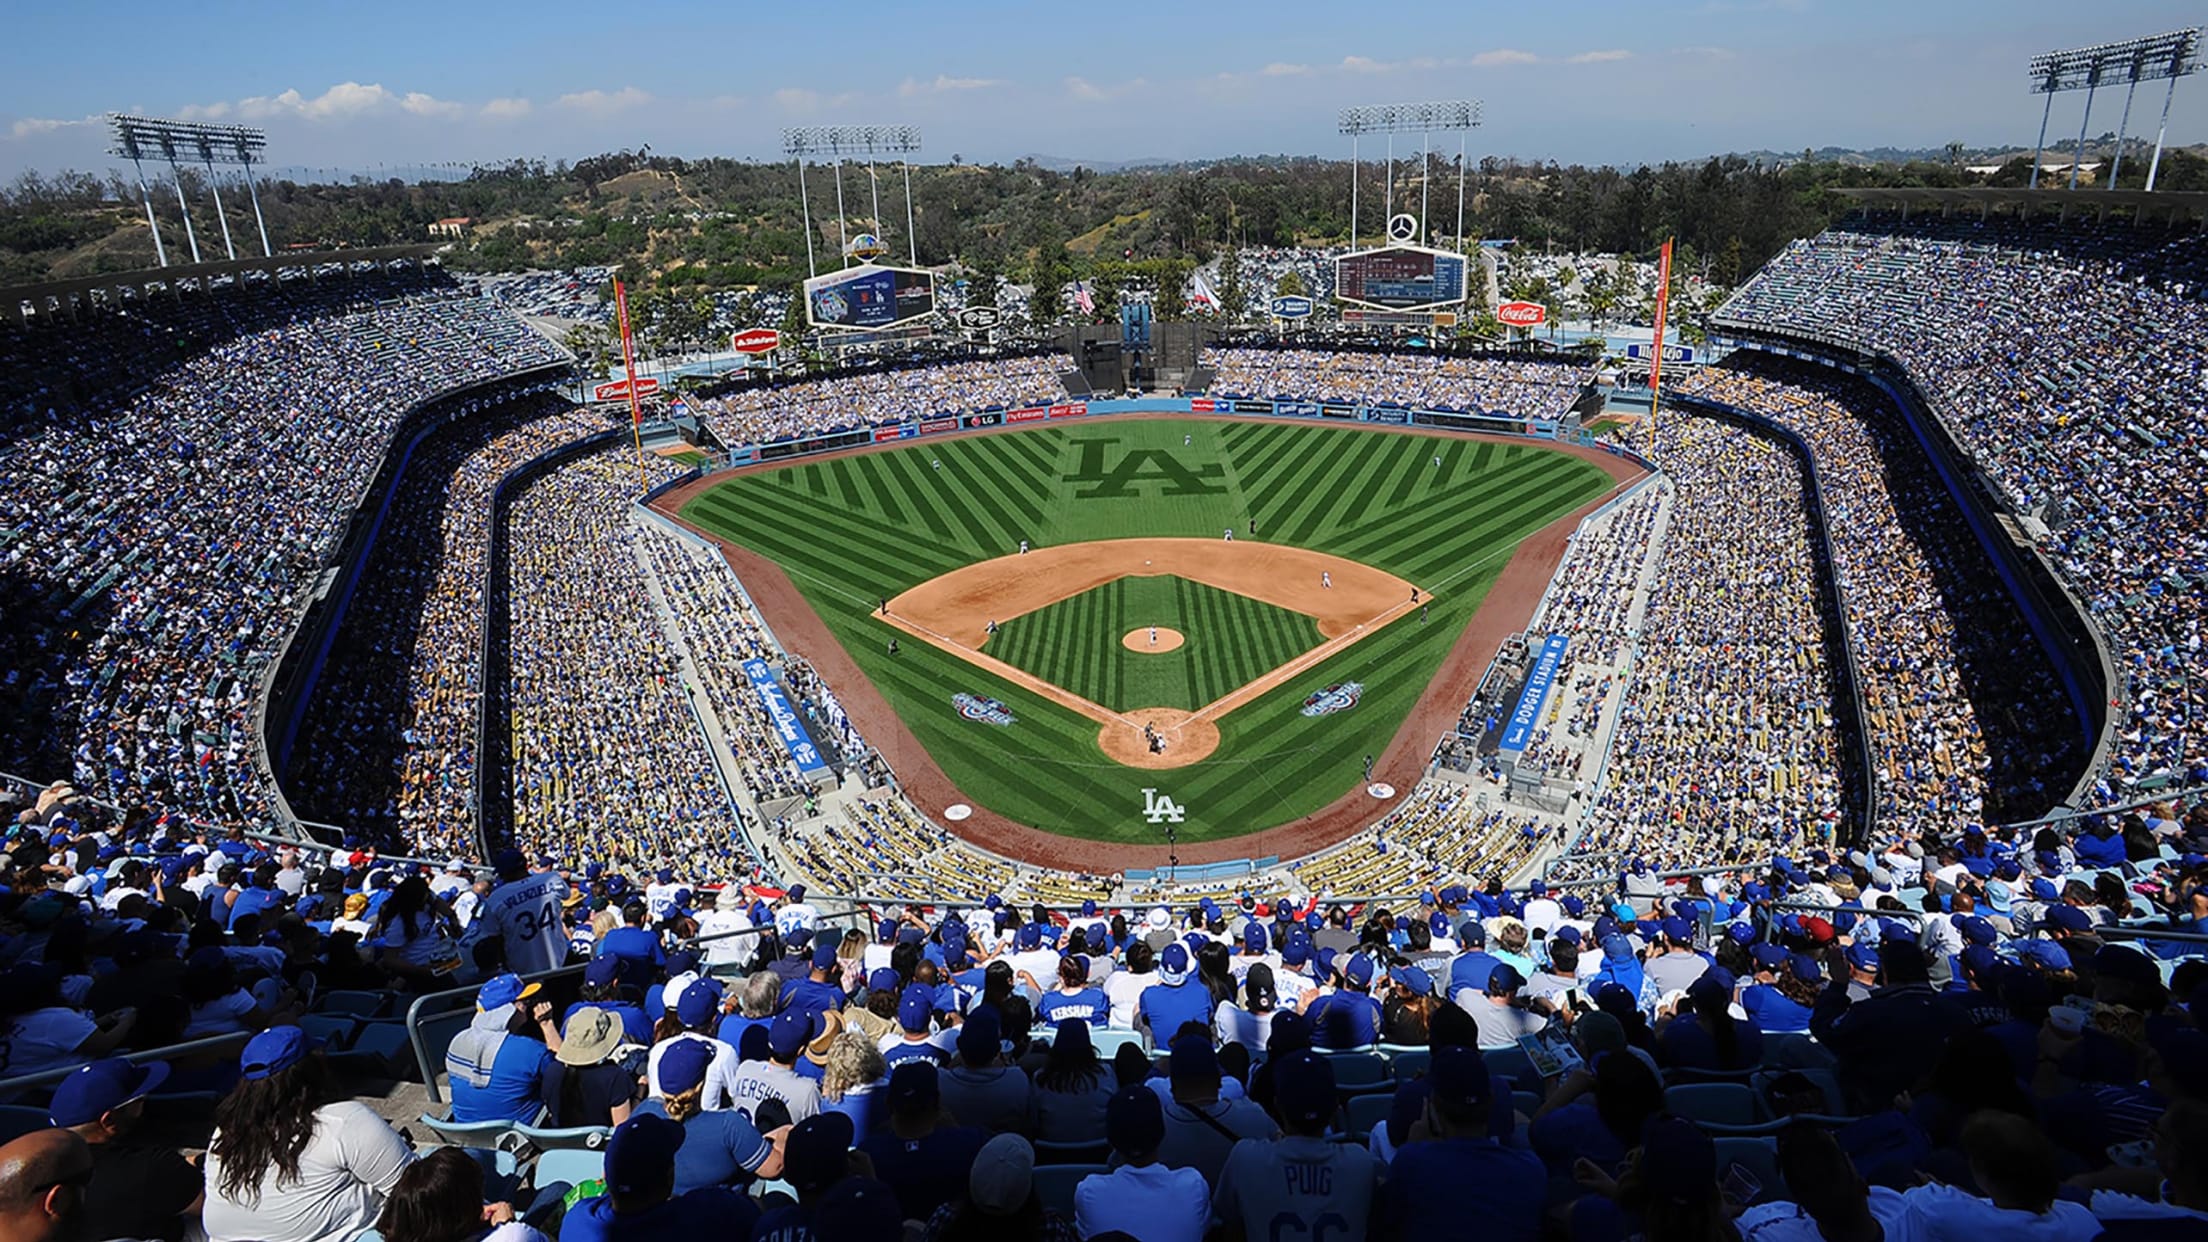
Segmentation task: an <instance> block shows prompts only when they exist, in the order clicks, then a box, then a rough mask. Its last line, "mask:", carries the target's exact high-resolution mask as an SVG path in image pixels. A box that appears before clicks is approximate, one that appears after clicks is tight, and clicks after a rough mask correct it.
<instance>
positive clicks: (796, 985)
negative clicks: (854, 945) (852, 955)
mask: <svg viewBox="0 0 2208 1242" xmlns="http://www.w3.org/2000/svg"><path fill="white" fill-rule="evenodd" d="M842 974H843V964H842V963H841V962H839V961H838V960H837V959H836V944H835V942H834V941H833V940H823V941H821V942H820V943H819V944H816V945H814V946H813V958H812V970H811V971H810V972H809V973H808V974H807V975H806V977H805V978H803V979H797V980H793V981H791V982H789V983H785V984H783V985H782V1000H781V1005H780V1009H779V1012H782V1013H790V1012H792V1011H795V1012H797V1013H802V1014H804V1015H805V1017H806V1020H807V1021H811V1020H812V1019H813V1018H814V1017H816V1016H817V1015H819V1014H822V1013H825V1012H828V1011H830V1010H841V1009H842V1008H843V988H842V987H841V986H840V985H839V984H837V983H836V982H833V981H834V980H837V979H840V978H841V977H842ZM814 1025H815V1026H816V1027H817V1026H818V1025H819V1024H818V1023H814Z"/></svg>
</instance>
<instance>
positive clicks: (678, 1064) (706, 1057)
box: [659, 1039, 713, 1095]
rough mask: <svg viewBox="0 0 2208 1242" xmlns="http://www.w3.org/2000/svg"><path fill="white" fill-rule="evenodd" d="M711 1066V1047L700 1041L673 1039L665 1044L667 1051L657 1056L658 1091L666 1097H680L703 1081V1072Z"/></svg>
mask: <svg viewBox="0 0 2208 1242" xmlns="http://www.w3.org/2000/svg"><path fill="white" fill-rule="evenodd" d="M712 1064H713V1046H712V1045H711V1044H709V1043H707V1042H706V1041H704V1040H702V1039H673V1040H669V1041H668V1042H667V1051H665V1052H662V1053H660V1054H659V1089H660V1090H661V1091H663V1092H665V1093H667V1094H668V1095H680V1094H682V1093H683V1092H685V1091H689V1090H692V1089H693V1088H695V1087H697V1086H698V1085H699V1084H700V1083H703V1082H704V1081H705V1071H706V1069H707V1068H708V1067H709V1066H711V1065H712Z"/></svg>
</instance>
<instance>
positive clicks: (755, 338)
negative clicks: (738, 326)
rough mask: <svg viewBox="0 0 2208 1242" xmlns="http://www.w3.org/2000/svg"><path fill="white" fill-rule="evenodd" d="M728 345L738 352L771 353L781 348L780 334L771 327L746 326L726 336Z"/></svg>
mask: <svg viewBox="0 0 2208 1242" xmlns="http://www.w3.org/2000/svg"><path fill="white" fill-rule="evenodd" d="M728 347H729V348H730V349H733V350H735V351H736V352H737V353H739V354H771V353H773V352H774V351H775V350H777V349H780V348H782V334H781V333H780V332H777V331H775V330H774V329H773V328H746V329H744V330H743V331H741V332H738V333H735V334H734V335H732V336H730V337H729V338H728Z"/></svg>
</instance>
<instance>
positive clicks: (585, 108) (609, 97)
mask: <svg viewBox="0 0 2208 1242" xmlns="http://www.w3.org/2000/svg"><path fill="white" fill-rule="evenodd" d="M651 101H652V97H651V95H650V94H649V93H648V92H646V91H643V90H641V89H639V88H637V87H634V86H624V87H622V88H621V89H620V90H617V91H601V90H597V89H592V90H587V91H576V92H575V93H573V94H570V95H562V96H560V106H561V107H563V108H572V109H574V110H575V111H577V112H588V113H590V114H592V115H594V116H613V115H615V114H616V113H621V112H626V111H628V110H629V109H631V108H634V107H637V106H639V105H642V104H647V103H650V102H651Z"/></svg>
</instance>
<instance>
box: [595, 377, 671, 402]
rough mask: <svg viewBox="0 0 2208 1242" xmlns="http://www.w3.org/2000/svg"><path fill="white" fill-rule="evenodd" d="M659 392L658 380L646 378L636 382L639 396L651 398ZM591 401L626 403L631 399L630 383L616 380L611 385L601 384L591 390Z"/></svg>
mask: <svg viewBox="0 0 2208 1242" xmlns="http://www.w3.org/2000/svg"><path fill="white" fill-rule="evenodd" d="M658 392H659V381H658V380H656V379H652V378H650V377H646V378H644V379H640V380H638V381H636V395H637V396H639V397H649V396H652V395H654V394H656V393H658ZM590 399H591V400H593V401H626V400H628V399H629V381H627V380H615V381H613V382H612V383H610V384H599V385H597V386H595V387H593V388H592V389H591V390H590Z"/></svg>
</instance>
